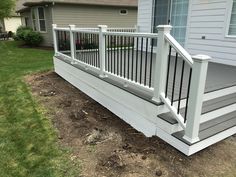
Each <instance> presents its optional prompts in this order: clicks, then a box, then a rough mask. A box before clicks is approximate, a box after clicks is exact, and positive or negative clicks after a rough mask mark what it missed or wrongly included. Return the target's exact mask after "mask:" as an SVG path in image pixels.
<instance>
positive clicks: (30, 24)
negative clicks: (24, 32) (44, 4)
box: [20, 11, 32, 28]
mask: <svg viewBox="0 0 236 177" xmlns="http://www.w3.org/2000/svg"><path fill="white" fill-rule="evenodd" d="M20 15H21V18H22V24H23V25H25V21H24V20H25V17H28V18H29V26H30V27H31V28H32V18H31V13H30V11H25V12H22V13H21V14H20Z"/></svg>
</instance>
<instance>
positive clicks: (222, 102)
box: [158, 93, 236, 125]
mask: <svg viewBox="0 0 236 177" xmlns="http://www.w3.org/2000/svg"><path fill="white" fill-rule="evenodd" d="M235 103H236V93H233V94H229V95H226V96H222V97H219V98H215V99H212V100H208V101H205V102H203V106H202V116H203V115H206V114H207V113H210V112H213V111H216V110H218V109H222V108H225V107H227V106H230V105H233V104H235ZM180 114H181V115H184V114H185V108H182V109H181V110H180ZM158 117H159V118H161V119H163V120H165V121H166V122H168V123H170V124H172V125H173V124H177V123H178V122H177V121H176V119H175V118H174V117H173V116H172V114H171V113H170V112H167V113H163V114H160V115H158ZM203 122H204V120H203Z"/></svg>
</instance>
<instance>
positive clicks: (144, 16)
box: [138, 0, 153, 33]
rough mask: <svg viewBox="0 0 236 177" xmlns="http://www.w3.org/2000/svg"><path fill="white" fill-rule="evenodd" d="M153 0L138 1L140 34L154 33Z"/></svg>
mask: <svg viewBox="0 0 236 177" xmlns="http://www.w3.org/2000/svg"><path fill="white" fill-rule="evenodd" d="M152 4H153V0H139V1H138V27H139V31H140V32H144V33H150V32H152V9H153V5H152Z"/></svg>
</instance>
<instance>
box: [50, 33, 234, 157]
mask: <svg viewBox="0 0 236 177" xmlns="http://www.w3.org/2000/svg"><path fill="white" fill-rule="evenodd" d="M59 30H62V31H63V30H64V31H67V32H68V31H69V32H70V49H69V52H68V50H66V51H62V50H61V51H60V50H59V47H58V45H57V44H58V42H57V40H58V37H57V35H56V31H59ZM75 33H80V34H79V35H81V34H89V35H91V36H87V37H89V40H91V43H92V42H93V43H97V42H98V46H97V47H93V48H89V49H87V50H84V49H77V50H76V47H77V46H76V47H75V42H73V41H75V39H74V36H75ZM160 34H161V33H160ZM96 35H97V37H99V40H94V39H96ZM112 35H114V36H123V37H124V38H122V39H121V43H118V44H117V43H116V44H112V42H110V41H113V42H114V41H118V40H120V38H119V39H117V38H116V37H114V36H113V37H114V38H112V37H107V36H112ZM163 35H164V36H165V33H163ZM106 37H107V38H106ZM127 38H128V41H129V42H130V40H132V38H133V41H134V42H133V43H132V45H130V43H129V42H128V44H127V43H126V44H124V42H125V41H126V42H127ZM134 38H135V39H136V40H134ZM143 38H146V41H143ZM148 38H150V40H148ZM153 38H157V35H155V34H139V33H117V32H110V33H109V32H104V34H103V32H102V31H100V32H97V31H96V32H91V31H90V32H88V31H85V30H84V31H83V30H76V29H74V31H73V30H69V29H61V28H58V29H56V28H54V40H55V52H56V55H55V57H54V66H55V72H56V73H58V74H59V75H60V76H61V77H63V78H64V79H65V80H67V81H68V82H70V83H71V84H73V85H74V86H76V87H77V88H79V89H80V90H82V91H83V92H84V93H86V94H87V95H89V96H90V97H91V98H93V99H94V100H96V101H97V102H99V103H100V104H102V105H103V106H105V107H106V108H108V109H109V110H110V111H112V112H113V113H114V114H116V115H117V116H119V117H120V118H121V119H123V120H124V121H126V122H127V123H129V124H130V125H131V126H133V127H134V128H135V129H137V130H138V131H141V132H143V133H144V134H145V135H146V136H158V137H160V138H161V139H163V140H164V141H166V142H168V143H169V144H171V145H172V146H174V147H175V148H177V149H178V150H180V151H181V152H183V153H185V154H186V155H191V154H193V153H196V152H198V151H199V150H202V149H204V148H206V147H207V146H209V145H211V144H214V143H216V142H218V141H220V140H222V139H224V138H227V137H229V136H231V135H233V134H235V133H236V77H235V76H236V67H233V66H227V65H221V64H216V63H209V66H208V70H207V65H205V64H204V63H205V60H204V59H203V61H202V62H203V64H200V65H199V66H195V63H196V64H197V62H198V60H202V58H197V59H196V58H195V59H194V62H193V63H192V61H191V60H192V59H191V57H189V55H188V54H187V53H186V51H184V49H182V48H181V47H180V46H179V45H178V44H176V41H170V43H169V42H168V40H169V39H170V38H168V37H167V38H166V40H165V39H164V38H163V39H164V40H163V41H162V42H163V43H160V40H161V39H162V38H161V37H160V36H158V47H157V49H154V50H156V51H157V54H158V55H156V54H155V51H153V48H154V47H153V46H154V45H153V42H152V43H150V41H151V40H152V39H153ZM79 39H80V38H79ZM114 39H115V40H114ZM77 40H78V39H77ZM171 40H172V39H171ZM105 43H106V44H105ZM134 43H135V44H134ZM150 44H151V47H149V45H150ZM127 45H128V47H126V46H127ZM160 45H164V46H169V45H170V46H171V47H172V49H174V50H175V52H174V54H173V51H172V50H170V51H171V54H173V55H174V56H173V57H169V60H168V48H162V50H158V48H159V47H160ZM118 46H121V47H118ZM137 49H138V50H137ZM163 50H165V51H163ZM158 51H159V53H158ZM160 53H161V54H162V55H160ZM175 54H176V55H175ZM178 54H179V55H178ZM179 56H180V57H179ZM160 60H166V61H167V60H168V61H169V62H168V63H169V64H168V63H167V62H164V63H165V64H163V63H161V62H160ZM156 61H158V64H157V63H156ZM206 62H207V61H206ZM183 63H184V64H183ZM206 64H207V63H206ZM160 65H161V66H160ZM201 65H204V66H203V67H202V66H201ZM183 66H184V67H183ZM167 68H168V69H167ZM196 68H198V69H196ZM157 73H164V74H163V75H162V74H161V75H162V76H161V78H160V75H157ZM190 73H191V74H190ZM204 73H205V74H204ZM198 75H199V77H198ZM167 76H168V77H167ZM200 76H201V77H200ZM160 79H161V80H160ZM157 80H159V81H158V83H157ZM205 80H206V83H205ZM163 81H165V82H163ZM166 88H167V89H166ZM158 90H159V91H158ZM157 91H158V92H157ZM162 95H163V96H162ZM156 96H158V97H156ZM159 97H160V98H159ZM186 110H188V113H187V111H186ZM185 136H187V137H188V138H192V139H191V140H189V139H188V138H185ZM189 136H192V137H189ZM192 140H194V141H192Z"/></svg>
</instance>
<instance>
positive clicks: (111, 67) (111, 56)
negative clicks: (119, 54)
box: [110, 36, 113, 73]
mask: <svg viewBox="0 0 236 177" xmlns="http://www.w3.org/2000/svg"><path fill="white" fill-rule="evenodd" d="M112 40H113V36H111V46H110V47H111V73H113V48H112V47H113V46H112V43H113V42H112Z"/></svg>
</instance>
